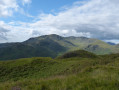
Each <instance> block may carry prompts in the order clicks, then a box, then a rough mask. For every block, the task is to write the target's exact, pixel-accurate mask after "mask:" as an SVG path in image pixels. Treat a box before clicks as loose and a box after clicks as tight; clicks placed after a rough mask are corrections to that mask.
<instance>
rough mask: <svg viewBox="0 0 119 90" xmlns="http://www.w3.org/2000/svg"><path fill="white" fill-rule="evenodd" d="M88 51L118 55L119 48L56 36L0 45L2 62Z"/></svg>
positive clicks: (103, 43) (84, 39)
mask: <svg viewBox="0 0 119 90" xmlns="http://www.w3.org/2000/svg"><path fill="white" fill-rule="evenodd" d="M78 49H82V50H86V51H89V52H92V53H95V54H110V53H118V52H119V47H117V46H115V45H113V46H112V45H109V44H107V43H105V42H103V41H101V40H98V39H93V38H86V37H74V36H69V37H62V36H59V35H56V34H51V35H43V36H39V37H34V38H30V39H28V40H26V41H24V42H21V43H20V42H19V43H4V44H0V60H9V59H18V58H30V57H52V58H55V57H57V56H59V55H62V54H64V53H66V52H69V51H74V50H78Z"/></svg>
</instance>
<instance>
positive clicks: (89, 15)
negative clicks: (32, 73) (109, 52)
mask: <svg viewBox="0 0 119 90" xmlns="http://www.w3.org/2000/svg"><path fill="white" fill-rule="evenodd" d="M5 1H6V2H5ZM7 1H8V2H9V3H8V2H7ZM11 1H12V2H14V3H11ZM23 1H24V3H23V2H22V3H23V4H25V3H30V2H31V1H30V0H23ZM1 7H2V8H1ZM18 8H19V5H18V3H17V1H16V0H1V1H0V16H9V15H12V14H13V12H14V11H17V9H18ZM8 13H10V14H9V15H8ZM1 22H2V24H0V33H3V32H5V35H3V36H4V37H5V38H6V39H7V42H14V41H15V42H16V41H24V40H26V39H28V38H30V37H33V36H39V35H45V34H59V35H63V36H64V35H65V36H86V37H90V38H98V39H101V40H118V39H119V0H87V1H85V2H75V3H74V4H73V5H72V6H71V7H65V8H64V10H63V11H61V12H59V13H56V14H55V15H53V14H45V13H42V14H40V15H39V16H38V17H37V18H34V20H33V21H32V22H30V23H25V22H9V23H5V22H3V21H1ZM16 23H17V24H18V25H16ZM1 37H2V34H0V40H1ZM6 39H5V42H6ZM1 42H3V40H2V41H1Z"/></svg>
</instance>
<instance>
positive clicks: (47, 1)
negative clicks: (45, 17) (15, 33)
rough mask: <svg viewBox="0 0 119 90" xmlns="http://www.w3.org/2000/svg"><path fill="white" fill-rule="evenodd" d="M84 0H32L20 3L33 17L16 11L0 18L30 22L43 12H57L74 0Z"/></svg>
mask: <svg viewBox="0 0 119 90" xmlns="http://www.w3.org/2000/svg"><path fill="white" fill-rule="evenodd" d="M29 1H30V0H29ZM77 1H83V0H32V1H31V2H30V4H29V3H28V4H25V5H22V4H21V3H20V4H19V5H20V7H21V8H22V9H23V10H24V12H25V13H26V14H29V15H30V16H33V17H30V16H29V17H28V16H27V15H24V14H23V13H21V12H14V15H13V16H11V17H1V18H0V20H4V21H5V22H10V21H23V22H29V21H32V20H33V19H34V17H36V16H38V15H39V14H41V13H45V14H49V13H51V14H55V13H58V12H60V11H61V10H62V9H63V7H68V6H71V5H72V4H73V3H74V2H77Z"/></svg>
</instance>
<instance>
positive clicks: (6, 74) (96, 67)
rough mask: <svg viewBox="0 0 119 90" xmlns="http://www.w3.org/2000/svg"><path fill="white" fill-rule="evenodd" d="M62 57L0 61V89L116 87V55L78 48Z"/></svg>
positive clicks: (108, 89) (104, 89)
mask: <svg viewBox="0 0 119 90" xmlns="http://www.w3.org/2000/svg"><path fill="white" fill-rule="evenodd" d="M72 53H73V54H72ZM80 53H83V56H82V55H81V54H80ZM67 55H69V56H70V57H69V56H68V57H67ZM74 55H75V57H74ZM63 56H65V57H63ZM63 56H61V57H58V58H56V59H52V58H42V57H34V58H24V59H18V60H10V61H0V90H16V89H21V90H118V89H119V54H110V55H102V56H97V55H94V54H92V53H89V52H87V53H86V51H83V50H80V51H74V52H70V53H67V54H65V55H63Z"/></svg>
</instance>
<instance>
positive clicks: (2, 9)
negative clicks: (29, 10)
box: [0, 0, 31, 17]
mask: <svg viewBox="0 0 119 90" xmlns="http://www.w3.org/2000/svg"><path fill="white" fill-rule="evenodd" d="M20 3H22V4H23V5H25V4H30V3H31V0H21V1H19V0H0V17H7V16H12V15H13V13H14V12H16V11H18V9H22V8H21V7H20Z"/></svg>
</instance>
